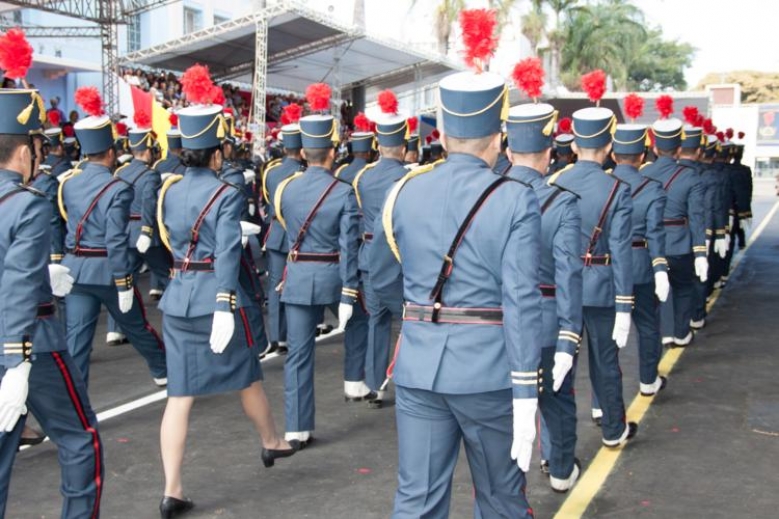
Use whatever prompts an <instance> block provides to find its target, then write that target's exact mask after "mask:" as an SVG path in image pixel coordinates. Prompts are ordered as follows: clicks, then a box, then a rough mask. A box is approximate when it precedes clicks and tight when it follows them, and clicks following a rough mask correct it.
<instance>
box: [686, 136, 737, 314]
mask: <svg viewBox="0 0 779 519" xmlns="http://www.w3.org/2000/svg"><path fill="white" fill-rule="evenodd" d="M705 143H706V144H705V145H704V147H703V150H702V152H701V164H702V166H703V172H702V176H701V178H702V181H703V183H704V185H705V186H706V194H705V198H704V202H705V205H706V239H707V240H708V241H710V242H711V241H712V240H713V242H711V243H713V246H712V245H711V244H710V245H709V246H708V247H707V249H708V251H709V255H708V258H709V279H708V280H707V281H706V290H705V294H704V311H705V301H706V298H707V297H708V296H709V295H710V294H711V292H712V290H713V289H714V283H716V282H718V281H719V279H720V277H722V270H723V265H724V260H725V257H726V255H727V250H728V247H729V244H728V236H727V230H726V229H727V227H728V208H727V206H726V205H725V200H724V197H723V195H722V192H723V190H724V189H725V187H724V186H723V183H722V181H723V179H725V178H727V177H725V176H724V175H721V174H720V173H721V172H720V171H718V169H717V164H716V163H715V161H714V160H715V157H716V155H717V149H718V148H719V139H717V136H716V135H713V134H710V135H705ZM709 231H711V234H710V233H709ZM700 315H701V312H700V301H698V309H697V316H700ZM695 317H696V315H694V316H693V320H695ZM695 324H697V323H693V327H694V325H695ZM704 324H705V323H704Z"/></svg>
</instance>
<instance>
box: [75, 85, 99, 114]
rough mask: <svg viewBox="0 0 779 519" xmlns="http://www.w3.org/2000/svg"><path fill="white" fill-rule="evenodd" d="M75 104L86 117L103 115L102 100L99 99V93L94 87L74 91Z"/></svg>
mask: <svg viewBox="0 0 779 519" xmlns="http://www.w3.org/2000/svg"><path fill="white" fill-rule="evenodd" d="M76 104H78V105H79V106H80V107H81V109H82V110H84V112H86V114H87V115H94V116H101V115H103V114H105V111H104V110H103V100H102V99H101V98H100V92H98V91H97V88H95V87H81V88H79V89H78V90H76Z"/></svg>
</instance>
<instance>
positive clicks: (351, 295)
mask: <svg viewBox="0 0 779 519" xmlns="http://www.w3.org/2000/svg"><path fill="white" fill-rule="evenodd" d="M333 182H336V183H337V184H336V185H335V187H334V188H333V189H332V190H331V192H330V193H329V194H328V196H327V197H326V198H325V199H324V202H323V203H322V205H321V207H320V208H319V211H318V212H317V213H316V216H315V217H314V219H313V220H312V221H311V225H310V227H309V228H308V232H307V233H306V235H305V238H304V239H303V242H302V243H301V244H300V248H299V250H298V251H297V252H298V254H299V255H306V256H307V257H308V258H309V259H305V260H304V259H299V260H298V259H295V257H292V256H294V252H290V258H288V259H287V277H286V280H285V282H284V288H283V291H282V293H281V300H282V302H284V303H291V304H296V305H329V304H333V303H337V302H339V301H340V302H342V303H347V304H353V303H354V302H355V301H356V300H357V288H358V278H357V254H358V250H359V234H358V233H359V231H358V229H359V214H358V212H357V200H356V199H355V196H354V191H353V190H352V188H351V186H350V185H349V184H347V183H346V182H343V181H341V180H339V179H336V178H335V177H333V175H332V174H331V173H330V172H329V171H328V170H326V169H325V168H322V167H311V166H309V167H308V169H306V172H305V173H300V174H297V175H294V176H292V177H289V178H288V179H286V180H285V181H284V182H283V183H282V184H280V185H279V187H278V189H277V191H276V194H275V196H274V200H273V205H274V206H275V210H276V217H277V219H278V221H279V222H280V223H281V224H282V227H284V229H285V230H286V231H287V247H288V248H289V249H290V250H291V248H292V247H293V245H294V244H295V241H296V239H297V236H298V232H299V230H300V228H301V227H302V226H303V223H304V222H305V220H306V217H307V216H308V215H309V213H310V211H311V209H312V208H313V207H314V205H315V204H316V203H317V201H318V200H319V199H320V197H321V196H322V194H323V193H324V192H325V190H327V189H328V187H329V186H330V184H332V183H333ZM320 255H323V256H322V258H323V261H317V260H316V259H311V258H316V256H320ZM334 255H337V256H338V257H337V258H336V259H335V261H332V260H324V259H325V258H327V257H331V258H332V257H333V256H334ZM301 257H302V256H301Z"/></svg>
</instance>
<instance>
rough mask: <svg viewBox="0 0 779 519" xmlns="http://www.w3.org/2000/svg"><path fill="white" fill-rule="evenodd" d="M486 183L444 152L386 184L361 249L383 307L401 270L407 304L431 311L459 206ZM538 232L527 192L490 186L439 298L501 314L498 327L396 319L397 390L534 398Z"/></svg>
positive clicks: (484, 170)
mask: <svg viewBox="0 0 779 519" xmlns="http://www.w3.org/2000/svg"><path fill="white" fill-rule="evenodd" d="M405 179H408V180H407V181H406V180H405ZM495 180H496V175H495V174H494V173H493V171H492V169H491V168H490V167H489V165H488V164H487V163H485V162H484V161H483V160H481V159H479V158H477V157H474V156H472V155H466V154H460V153H452V154H450V155H449V157H448V158H447V160H446V161H445V162H443V163H439V164H431V165H427V166H422V167H420V168H416V169H415V170H413V171H412V172H411V173H409V174H408V175H407V176H406V177H404V180H401V181H400V182H398V183H397V184H396V185H395V187H393V189H392V190H391V191H390V193H389V195H388V198H387V202H386V203H385V209H384V211H383V213H382V225H377V226H375V228H374V231H375V233H376V234H375V237H374V243H373V246H372V247H371V253H370V263H371V268H372V270H371V284H372V286H373V289H374V290H375V291H376V293H377V295H378V297H379V299H380V300H381V301H382V303H383V304H385V305H386V306H389V307H391V305H392V301H394V300H395V298H396V297H397V294H396V283H397V280H398V279H399V277H400V276H401V274H402V279H403V293H404V298H405V300H406V304H407V305H408V304H413V305H420V306H428V307H429V306H431V305H433V301H431V299H430V293H431V290H432V289H433V288H434V286H435V284H436V280H437V278H438V275H439V273H440V270H441V265H442V263H443V261H444V255H445V254H446V253H447V251H448V249H449V246H450V245H451V242H452V240H453V239H454V237H455V235H456V234H457V230H458V228H459V226H460V225H461V223H462V222H463V219H464V218H465V214H466V212H467V210H466V211H463V208H464V207H467V208H470V207H471V206H473V205H474V204H475V202H476V200H477V199H478V198H479V196H480V195H481V193H483V192H484V191H485V190H486V188H487V187H488V186H489V185H490V184H492V183H493V182H495ZM393 200H394V205H393ZM390 217H391V218H390ZM385 228H386V229H388V230H391V232H392V234H391V235H388V233H387V232H385ZM540 236H541V217H540V214H539V208H538V200H537V199H536V196H535V194H534V193H533V190H532V189H531V188H530V187H529V186H527V185H525V184H522V183H520V182H516V181H508V182H506V183H505V184H503V185H501V186H499V187H498V188H497V189H496V190H495V191H494V192H493V193H492V195H491V196H490V197H489V198H488V199H487V200H486V201H485V202H484V204H483V205H482V207H481V209H480V210H479V212H478V213H477V214H476V217H475V218H474V220H473V222H472V223H471V226H470V229H469V230H468V232H467V233H466V234H465V236H464V238H463V240H462V244H461V246H460V247H459V249H458V252H457V254H456V257H455V258H454V267H453V270H452V273H451V276H450V278H449V281H448V283H447V284H446V285H445V287H444V288H443V293H442V301H443V305H444V306H445V307H450V308H464V307H465V308H478V309H492V310H494V309H502V315H503V324H502V326H501V325H495V324H473V323H469V324H452V323H440V322H439V323H431V322H424V321H418V320H404V321H403V326H402V329H401V336H402V339H401V344H400V349H399V351H398V355H397V360H396V364H395V370H394V380H395V382H396V383H397V384H398V385H400V386H403V387H407V388H415V389H423V390H428V391H435V392H439V393H450V394H473V393H483V392H489V391H498V390H505V389H512V391H513V395H514V398H536V397H537V395H538V385H539V381H538V366H539V363H540V360H541V348H542V345H543V341H542V334H543V322H542V313H541V292H540V290H539V287H538V285H539V274H538V272H539V263H540V262H539V256H540V255H539V251H540V248H541V239H540ZM390 241H391V242H392V245H390ZM396 253H397V256H396ZM406 319H407V318H406Z"/></svg>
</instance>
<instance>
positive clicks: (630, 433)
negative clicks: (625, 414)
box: [626, 422, 638, 440]
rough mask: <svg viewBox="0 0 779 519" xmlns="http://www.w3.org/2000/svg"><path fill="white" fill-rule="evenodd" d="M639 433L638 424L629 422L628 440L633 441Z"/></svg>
mask: <svg viewBox="0 0 779 519" xmlns="http://www.w3.org/2000/svg"><path fill="white" fill-rule="evenodd" d="M637 433H638V424H637V423H636V422H628V437H627V438H626V439H628V440H632V439H633V438H635V436H636V434H637Z"/></svg>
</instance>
